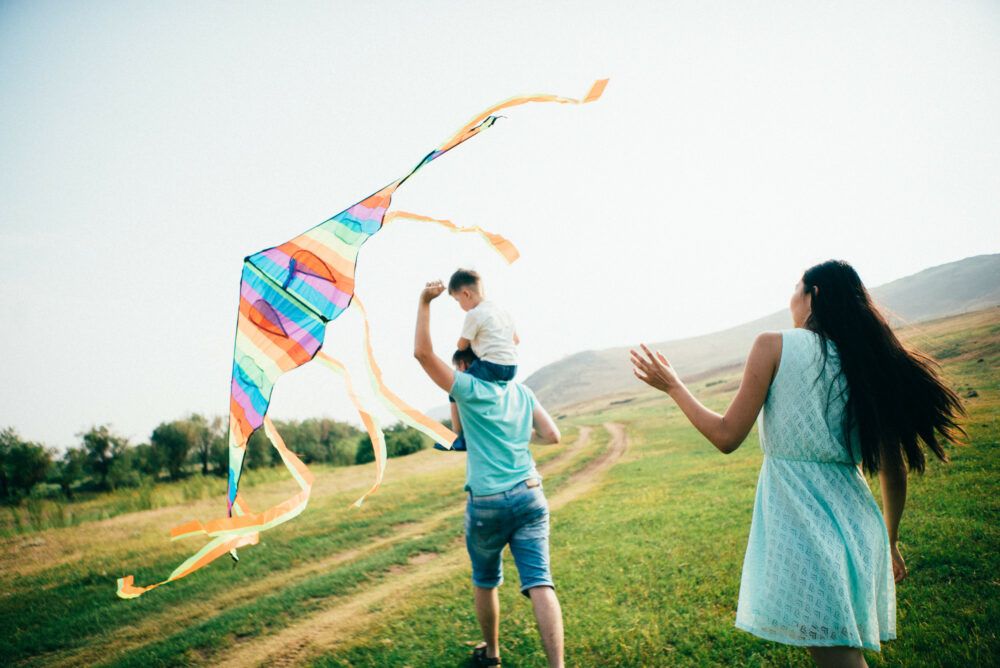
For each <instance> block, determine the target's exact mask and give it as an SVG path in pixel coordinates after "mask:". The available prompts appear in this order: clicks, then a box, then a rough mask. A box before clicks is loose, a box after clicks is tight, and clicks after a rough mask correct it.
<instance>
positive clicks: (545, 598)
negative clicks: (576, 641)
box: [528, 587, 564, 668]
mask: <svg viewBox="0 0 1000 668" xmlns="http://www.w3.org/2000/svg"><path fill="white" fill-rule="evenodd" d="M528 596H530V597H531V605H532V607H533V608H534V609H535V621H536V622H538V634H539V635H540V636H542V645H544V646H545V656H547V657H548V659H549V665H550V666H553V667H554V668H563V665H564V664H563V623H562V608H560V607H559V599H558V598H557V597H556V591H555V589H553V588H552V587H532V588H531V589H529V590H528Z"/></svg>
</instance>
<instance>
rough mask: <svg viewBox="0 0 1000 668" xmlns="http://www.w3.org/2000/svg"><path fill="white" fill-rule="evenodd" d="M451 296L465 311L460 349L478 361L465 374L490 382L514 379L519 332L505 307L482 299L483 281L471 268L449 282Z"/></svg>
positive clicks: (454, 276)
mask: <svg viewBox="0 0 1000 668" xmlns="http://www.w3.org/2000/svg"><path fill="white" fill-rule="evenodd" d="M448 294H449V295H451V296H452V297H453V298H454V299H455V301H457V302H458V305H459V306H461V307H462V310H463V311H465V312H466V315H465V323H464V324H463V325H462V335H461V337H459V339H458V349H459V350H467V349H469V348H472V352H474V353H475V354H476V356H477V357H478V358H479V359H477V360H476V361H474V362H473V363H472V364H471V365H470V366H469V368H468V371H466V373H469V374H471V375H472V376H475V377H476V378H479V379H480V380H485V381H488V382H493V383H495V382H504V381H509V380H514V376H515V375H516V374H517V344H518V343H519V340H518V338H517V331H516V330H515V329H514V321H513V320H512V319H511V317H510V315H508V314H507V312H506V311H504V310H503V309H502V308H500V307H499V306H497V305H496V304H494V303H493V302H491V301H489V300H487V299H486V298H485V297H484V296H483V287H482V279H481V278H480V277H479V274H478V273H476V272H475V271H473V270H471V269H459V270H458V271H456V272H455V273H454V274H452V275H451V280H449V281H448Z"/></svg>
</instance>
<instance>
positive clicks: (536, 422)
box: [531, 401, 562, 445]
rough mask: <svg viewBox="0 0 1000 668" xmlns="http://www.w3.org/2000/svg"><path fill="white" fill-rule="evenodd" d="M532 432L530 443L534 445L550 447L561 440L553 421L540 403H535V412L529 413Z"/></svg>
mask: <svg viewBox="0 0 1000 668" xmlns="http://www.w3.org/2000/svg"><path fill="white" fill-rule="evenodd" d="M531 421H532V426H533V428H532V430H531V442H532V443H535V444H536V445H552V444H554V443H558V442H559V439H560V438H562V434H560V433H559V427H557V426H556V423H555V420H553V419H552V417H551V416H550V415H549V414H548V413H547V412H546V410H545V409H544V408H543V407H542V405H541V404H540V403H538V402H537V401H536V402H535V410H533V411H532V412H531Z"/></svg>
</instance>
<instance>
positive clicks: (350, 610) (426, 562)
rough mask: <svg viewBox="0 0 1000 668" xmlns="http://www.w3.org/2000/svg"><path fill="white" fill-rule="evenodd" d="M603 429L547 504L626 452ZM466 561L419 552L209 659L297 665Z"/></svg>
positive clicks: (460, 551) (558, 503)
mask: <svg viewBox="0 0 1000 668" xmlns="http://www.w3.org/2000/svg"><path fill="white" fill-rule="evenodd" d="M604 428H605V429H606V430H607V431H608V433H609V434H610V435H611V442H610V443H609V444H608V449H607V450H606V451H605V452H603V453H601V454H600V455H599V456H598V457H596V458H595V459H594V460H593V461H591V462H590V463H589V464H588V465H587V466H586V467H584V468H583V469H582V470H581V471H578V472H577V473H574V474H573V475H572V476H570V478H569V479H568V480H567V481H566V483H565V484H564V485H562V486H560V488H559V489H558V490H557V492H556V493H555V494H553V495H551V496H550V497H549V505H550V506H551V507H552V508H553V509H557V508H562V507H563V506H565V505H566V504H568V503H571V502H573V501H575V500H576V499H578V498H580V497H581V496H583V495H584V494H586V493H587V492H589V491H591V490H593V489H594V488H595V487H596V486H597V485H598V484H599V483H600V480H601V476H602V474H603V473H605V472H606V471H607V470H608V469H609V468H611V466H613V465H614V464H615V463H616V462H617V461H618V460H619V459H621V457H622V456H623V455H624V454H625V453H626V452H627V451H628V447H629V441H628V436H627V434H626V432H625V427H624V426H623V425H621V424H615V423H605V425H604ZM590 433H591V432H590V429H589V428H581V430H580V436H579V438H578V439H577V443H576V444H575V445H574V446H573V448H571V449H569V450H568V451H567V453H564V455H562V456H560V457H558V458H557V459H556V460H553V461H551V462H549V463H548V464H549V466H553V465H555V464H556V463H557V462H564V461H568V459H567V458H569V457H572V456H573V455H571V454H570V453H571V452H574V453H575V452H579V451H580V450H582V449H583V448H584V447H585V446H586V444H587V442H588V441H589V438H590ZM466 563H467V557H466V555H465V550H464V548H462V547H460V546H456V547H455V548H454V549H452V550H450V551H448V552H447V553H444V554H441V555H419V556H417V557H415V558H414V559H411V561H410V563H409V564H407V566H406V567H403V568H401V569H399V571H398V572H396V573H394V574H393V575H392V576H391V577H390V578H388V579H387V580H386V581H385V582H382V583H380V584H378V585H376V586H374V587H371V588H370V589H366V590H365V591H363V592H360V593H357V594H354V595H352V596H349V597H345V598H343V599H341V600H337V599H334V601H333V605H332V606H331V607H329V608H327V609H326V610H323V611H322V612H319V613H317V614H315V615H312V616H310V617H308V618H306V619H304V620H302V621H301V622H300V623H298V624H296V625H295V626H292V627H289V628H286V629H284V630H282V631H280V632H278V633H276V634H274V635H270V636H265V637H262V638H259V639H255V640H250V641H248V642H246V643H243V644H241V645H240V646H238V647H236V648H234V649H233V651H231V652H229V653H228V654H227V655H226V656H224V657H218V656H215V657H212V663H213V664H215V665H222V666H260V665H268V666H270V665H279V666H295V665H299V664H301V663H303V662H305V661H306V660H307V659H309V658H310V657H313V656H315V655H317V654H319V653H321V652H323V651H329V650H330V649H332V648H335V647H336V646H337V645H340V644H341V643H343V642H345V641H346V640H348V639H349V638H351V637H353V636H354V635H356V634H357V633H358V632H359V631H360V630H362V629H363V628H365V627H366V626H368V625H369V624H370V623H373V622H374V621H375V620H376V615H378V614H384V613H387V612H392V611H394V610H396V609H398V608H400V607H402V606H403V605H404V604H405V603H406V602H407V601H408V600H409V597H407V596H400V595H399V594H401V593H402V592H412V591H413V590H414V589H418V588H421V587H426V586H429V585H432V584H436V583H437V582H440V581H442V580H444V579H445V578H447V577H449V576H450V575H452V574H453V573H454V572H455V570H457V569H459V568H462V567H464V566H465V565H466ZM373 605H378V613H372V614H369V609H370V608H371V606H373Z"/></svg>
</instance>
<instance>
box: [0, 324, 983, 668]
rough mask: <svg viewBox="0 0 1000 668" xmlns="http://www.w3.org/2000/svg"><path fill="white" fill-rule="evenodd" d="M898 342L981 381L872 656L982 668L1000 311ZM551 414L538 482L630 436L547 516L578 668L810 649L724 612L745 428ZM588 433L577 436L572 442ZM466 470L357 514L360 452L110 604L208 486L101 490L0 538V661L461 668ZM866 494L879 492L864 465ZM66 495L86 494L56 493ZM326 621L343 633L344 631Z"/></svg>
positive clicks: (603, 414) (419, 462)
mask: <svg viewBox="0 0 1000 668" xmlns="http://www.w3.org/2000/svg"><path fill="white" fill-rule="evenodd" d="M906 336H907V337H908V338H909V339H910V340H911V341H912V342H914V343H915V344H917V345H920V346H921V347H922V348H924V349H925V350H927V351H928V352H930V353H931V354H934V355H938V356H940V357H942V362H943V364H944V366H943V372H944V374H945V376H946V377H947V378H948V380H949V381H950V382H951V383H952V384H953V385H954V386H955V387H956V388H958V389H959V392H960V394H961V395H962V396H963V397H964V396H966V395H969V394H971V391H972V390H974V391H975V396H969V397H967V398H965V399H964V401H965V402H966V406H967V408H968V410H969V420H968V422H967V423H966V424H967V427H968V430H969V443H968V445H966V446H960V447H954V448H951V449H950V455H951V458H952V463H951V464H948V465H944V464H939V463H936V462H931V463H930V465H929V467H928V471H927V473H926V474H925V475H923V476H913V477H911V484H910V492H909V498H908V502H907V510H906V514H905V516H904V518H903V524H902V529H901V547H902V550H903V554H904V556H905V557H906V559H907V564H908V566H909V569H910V575H909V577H908V578H907V580H906V581H904V583H903V584H902V585H900V586H899V588H898V591H897V606H898V616H897V626H898V634H899V638H898V639H897V640H895V641H891V642H888V643H885V644H884V645H883V651H882V652H881V654H875V653H871V652H868V653H866V656H867V658H868V661H869V663H870V664H871V665H873V666H883V665H907V666H909V665H941V666H951V665H993V664H994V663H995V661H996V657H997V656H1000V640H998V637H997V631H996V628H995V623H996V620H997V619H1000V577H998V575H997V573H998V572H1000V528H998V527H1000V496H998V494H997V492H998V491H1000V484H998V472H1000V457H998V455H1000V445H998V443H1000V310H998V309H990V310H987V311H982V312H978V313H975V314H969V315H966V316H961V317H957V318H951V319H947V320H944V321H938V322H933V323H927V324H924V325H922V326H921V327H920V328H919V329H913V330H910V331H908V332H907V333H906ZM941 352H945V353H946V354H945V355H941ZM737 379H738V374H733V373H732V372H727V373H723V374H721V375H719V376H716V377H705V378H704V379H702V380H699V381H698V382H697V383H695V384H694V389H695V391H696V393H697V394H698V395H699V396H700V397H702V398H704V399H705V400H706V402H707V403H709V404H710V405H713V406H715V407H718V408H722V407H724V406H725V405H726V403H727V402H728V400H729V399H730V397H731V396H732V393H733V391H734V389H735V384H734V383H735V381H736V380H737ZM563 414H564V415H565V417H564V418H562V421H561V426H562V427H563V429H564V433H566V434H567V435H568V438H567V439H566V442H565V443H564V444H561V445H559V446H554V447H551V448H544V449H538V450H537V451H536V454H537V455H538V461H539V463H540V464H541V463H542V462H545V463H547V465H548V466H549V472H548V473H547V474H546V477H545V485H546V491H547V493H548V494H549V495H550V497H553V495H557V494H559V493H560V491H561V490H564V489H569V488H570V487H571V486H572V485H573V479H572V478H571V476H573V475H574V474H579V473H580V472H581V471H583V469H584V468H585V467H586V466H587V463H588V462H590V461H592V460H593V459H594V458H595V457H597V456H599V455H600V454H602V453H603V452H605V451H606V450H607V446H608V443H609V437H608V434H607V433H606V432H605V431H604V429H603V428H602V427H601V425H603V424H604V423H606V422H619V423H624V424H626V425H627V427H628V434H629V437H630V440H631V445H630V450H629V451H628V453H627V454H626V455H625V457H624V458H623V459H621V460H619V461H618V463H617V464H616V465H615V466H614V467H612V468H611V469H609V470H608V471H607V472H605V473H604V474H603V478H602V479H601V486H600V488H599V489H598V490H595V491H592V492H590V493H588V494H586V495H584V496H582V497H580V498H577V499H575V500H573V501H572V502H570V503H569V504H567V505H565V506H564V507H562V508H560V509H558V510H557V511H556V512H555V513H554V514H553V533H552V561H553V567H554V574H555V578H556V582H557V586H558V592H559V596H560V600H561V602H562V605H563V611H564V618H565V626H566V646H567V659H568V662H569V664H570V665H578V666H598V665H599V666H646V665H677V666H705V665H746V666H764V665H768V666H771V665H809V661H808V657H807V655H806V653H805V651H804V650H802V649H798V648H792V647H786V646H782V645H779V644H777V643H770V642H765V641H762V640H759V639H757V638H755V637H754V636H752V635H750V634H747V633H744V632H742V631H739V630H737V629H736V628H735V627H734V626H733V619H734V616H735V607H736V600H737V593H738V589H739V578H740V570H741V566H742V560H743V551H744V548H745V545H746V538H747V534H748V532H749V526H750V516H751V513H752V504H753V496H754V490H755V485H756V479H757V470H758V468H759V466H760V461H761V454H760V451H759V449H758V444H757V441H756V434H755V433H753V434H751V437H750V438H749V439H748V440H747V442H746V443H744V445H743V446H742V447H741V448H740V449H739V450H738V451H736V452H735V453H734V454H732V455H730V456H722V455H720V454H718V453H716V452H715V451H714V449H713V448H711V446H710V445H708V444H707V443H706V442H704V441H703V440H702V439H701V438H700V437H699V436H698V435H697V434H696V433H695V432H694V431H693V430H692V428H691V427H690V426H688V425H687V423H686V422H685V421H684V420H683V418H682V416H680V414H679V413H678V411H677V409H676V408H675V407H673V406H672V405H671V404H670V402H669V400H667V399H666V398H665V397H663V396H662V395H657V394H655V393H652V392H648V391H637V392H636V393H634V395H632V396H629V397H627V400H623V398H622V397H618V396H616V397H615V398H614V400H613V401H612V400H601V401H593V402H590V403H588V404H586V405H583V406H577V407H574V408H572V409H570V410H566V411H565V413H563ZM584 427H586V428H590V429H591V430H592V431H591V432H590V439H589V442H588V443H587V444H585V445H583V447H579V448H577V447H575V445H576V443H575V441H576V439H577V438H579V435H578V434H579V433H580V432H579V431H578V429H579V428H584ZM463 466H464V464H463V459H462V455H457V454H453V453H439V452H433V451H429V452H422V453H418V454H416V455H412V456H410V457H405V458H400V459H394V460H391V462H390V465H389V470H388V472H387V475H386V482H385V483H384V485H383V488H382V489H381V490H380V491H379V492H378V494H376V495H375V496H373V497H371V498H370V499H369V500H368V501H367V502H366V503H365V505H364V506H363V507H362V508H361V509H359V510H354V511H348V510H347V506H348V504H349V503H350V502H351V501H353V500H354V499H355V498H356V497H357V496H358V495H359V493H360V491H361V490H362V488H363V487H364V486H365V485H366V484H367V483H368V482H369V481H370V479H371V469H370V468H366V467H348V468H344V469H334V468H329V469H328V468H322V467H317V469H316V473H317V484H316V488H315V490H314V494H313V498H312V500H311V501H310V505H309V508H308V509H307V510H306V512H305V513H303V514H302V516H300V517H299V518H297V519H296V520H294V521H292V522H290V523H288V524H286V525H283V526H281V527H278V528H276V529H274V530H272V531H270V532H267V533H265V534H263V535H262V536H261V544H260V545H258V546H255V547H252V548H247V549H246V550H244V551H243V553H242V554H243V560H242V561H241V562H240V565H239V566H238V567H237V568H234V567H233V566H232V565H230V563H228V560H226V561H225V562H224V561H223V560H219V561H217V562H215V563H213V564H211V565H210V566H208V567H206V568H205V569H203V570H202V571H199V572H198V573H196V574H194V575H192V576H190V577H187V578H184V579H182V580H180V581H178V582H175V583H171V584H170V585H167V586H164V587H162V588H159V589H157V590H155V591H153V592H149V593H148V594H146V595H144V596H142V597H140V598H139V599H136V600H133V601H122V600H118V599H117V598H116V597H115V595H114V579H115V578H116V577H119V576H120V575H123V574H126V573H134V574H135V575H136V581H137V584H148V583H149V582H152V581H154V580H158V579H162V578H163V577H165V576H166V575H167V574H168V573H169V571H170V570H171V569H172V568H173V567H174V566H176V565H177V564H178V563H179V562H180V561H181V560H182V559H183V558H185V557H186V556H187V555H188V554H190V552H192V551H193V550H194V549H196V547H197V546H199V545H200V542H198V541H197V540H190V541H182V542H179V543H170V542H168V541H167V540H166V538H165V536H166V533H167V531H168V529H169V527H170V526H172V525H173V524H177V523H180V522H183V521H185V520H187V519H190V518H191V517H199V518H202V519H205V518H210V517H214V516H216V515H217V514H218V506H219V504H218V501H217V500H214V501H210V500H199V499H200V498H201V497H198V495H197V494H192V495H191V496H192V498H184V496H183V495H184V492H183V489H173V490H170V489H166V490H164V491H163V492H162V494H164V495H165V496H163V497H157V498H158V499H159V500H157V501H156V502H154V503H152V504H151V509H149V510H145V511H143V512H132V513H128V514H121V515H119V516H117V517H116V516H114V515H113V512H114V510H113V509H115V508H124V507H125V504H126V503H127V502H128V500H127V499H118V500H117V502H116V500H115V499H114V498H113V496H109V498H108V499H106V500H105V501H104V502H103V503H104V504H105V505H104V506H103V507H104V508H105V510H104V512H105V513H106V516H105V517H104V519H100V518H99V517H92V516H91V517H92V518H91V519H87V520H81V521H80V522H75V523H72V524H71V525H69V526H67V527H66V528H58V525H57V528H47V529H45V530H42V531H39V532H37V533H33V534H31V535H26V536H25V535H7V536H6V537H2V538H0V564H2V565H3V568H2V569H0V628H3V629H4V630H5V633H3V634H0V656H3V657H4V659H5V662H6V663H10V664H14V665H42V664H45V665H77V664H81V663H86V664H99V665H139V664H142V665H148V664H158V665H159V664H162V665H189V664H216V663H219V662H221V661H224V660H226V659H227V658H232V657H233V656H248V655H242V654H236V655H234V652H238V651H240V650H241V649H244V648H253V647H255V646H256V645H258V644H262V643H265V642H268V641H276V642H279V643H280V642H283V639H284V637H285V636H284V635H282V634H289V633H290V634H292V635H293V636H294V634H295V632H296V631H297V630H298V629H306V630H310V632H311V630H313V629H315V631H316V633H315V635H313V636H311V637H309V638H307V639H306V640H302V641H301V642H299V644H298V645H295V647H292V646H291V645H289V649H288V652H289V653H290V654H294V656H292V658H294V659H295V661H297V662H311V663H313V664H315V665H320V666H417V665H435V666H438V665H445V666H447V665H455V666H460V665H466V662H467V660H468V656H469V654H470V652H471V648H470V646H471V644H474V643H475V642H476V641H477V640H478V630H477V629H478V627H477V625H476V621H475V616H474V612H473V609H472V600H471V599H472V596H471V594H472V592H471V587H470V584H469V576H470V574H469V567H468V562H467V559H466V558H465V557H464V554H463V548H462V545H461V540H460V536H461V524H462V521H461V512H462V496H461V493H460V489H461V485H462V477H463ZM872 488H873V492H874V493H875V495H876V498H878V484H877V480H874V481H872ZM294 489H295V486H294V483H291V482H289V481H288V480H287V479H268V480H264V481H261V482H260V483H259V484H258V485H256V486H255V487H254V488H253V493H252V494H251V495H250V500H251V503H253V504H254V506H255V507H260V508H263V507H266V506H267V505H270V504H272V503H274V502H277V501H278V500H280V499H282V498H284V497H286V496H288V495H289V494H290V493H291V492H292V491H293V490H294ZM169 495H175V496H173V497H172V498H173V503H169V502H168V499H169V498H171V497H170V496H169ZM161 502H162V504H163V505H157V504H160V503H161ZM86 503H94V506H90V507H88V510H86V511H84V510H80V511H79V512H80V513H81V515H80V516H81V517H82V516H83V513H84V512H90V513H94V512H98V510H97V509H98V508H100V507H102V506H101V505H100V504H99V503H96V500H91V501H88V502H86ZM116 503H119V504H121V505H120V506H117V505H115V504H116ZM35 512H39V513H43V514H44V509H42V510H38V509H36V511H35ZM64 512H73V513H74V516H76V513H77V512H78V511H77V509H74V508H73V507H72V505H67V506H66V507H65V509H64ZM9 521H10V522H11V524H13V520H12V519H11V520H9ZM29 521H31V519H30V518H29V517H27V516H25V518H24V519H22V522H29ZM11 533H12V534H13V532H11ZM423 557H426V560H424V559H423ZM505 572H506V574H507V576H508V578H509V579H510V580H511V582H509V583H508V584H507V585H505V586H504V587H502V588H501V608H502V611H503V613H502V626H501V635H502V642H503V647H504V652H505V655H504V664H505V665H513V666H541V665H544V663H545V661H544V655H543V653H542V648H541V645H540V641H539V638H538V634H537V631H536V628H535V623H534V618H533V616H532V612H531V608H530V604H528V602H527V601H526V600H524V598H523V597H522V596H521V595H520V594H519V592H518V588H517V586H516V582H517V576H516V570H515V569H514V565H513V563H511V562H510V560H509V559H507V560H506V561H505ZM397 584H398V587H396V585H397ZM394 587H396V588H394ZM383 590H384V592H388V593H387V594H386V595H382V593H384V592H383ZM365 597H368V598H365ZM352 601H366V603H365V604H364V605H363V606H362V607H361V608H359V610H358V611H355V613H353V614H352V616H351V617H349V618H346V617H345V618H344V619H341V620H339V621H331V622H329V623H328V624H327V625H326V626H323V625H315V624H314V622H315V620H317V619H318V618H321V617H322V616H323V615H325V614H330V613H331V611H333V612H336V610H338V609H339V608H341V607H344V609H345V610H346V609H348V608H347V607H345V606H348V605H349V604H350V603H351V602H352ZM311 624H313V626H310V625H311ZM338 624H342V625H345V628H347V626H346V625H354V626H350V628H351V629H352V630H351V632H350V633H347V634H346V635H345V634H342V635H338V628H339V627H338ZM355 627H356V628H355ZM303 633H305V631H303ZM289 637H291V636H289ZM300 640H301V639H300ZM306 641H308V643H309V644H308V646H306V647H304V648H303V647H302V646H300V645H301V644H302V643H303V642H306Z"/></svg>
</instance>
